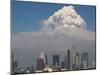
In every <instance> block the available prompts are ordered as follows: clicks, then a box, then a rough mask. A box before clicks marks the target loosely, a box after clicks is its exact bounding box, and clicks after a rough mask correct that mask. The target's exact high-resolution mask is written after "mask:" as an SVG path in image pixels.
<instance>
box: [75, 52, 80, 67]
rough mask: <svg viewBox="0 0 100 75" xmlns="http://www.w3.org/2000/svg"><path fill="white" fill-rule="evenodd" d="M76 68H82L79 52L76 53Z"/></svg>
mask: <svg viewBox="0 0 100 75" xmlns="http://www.w3.org/2000/svg"><path fill="white" fill-rule="evenodd" d="M75 69H80V55H79V53H76V56H75Z"/></svg>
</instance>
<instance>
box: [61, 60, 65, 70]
mask: <svg viewBox="0 0 100 75" xmlns="http://www.w3.org/2000/svg"><path fill="white" fill-rule="evenodd" d="M61 69H65V61H61Z"/></svg>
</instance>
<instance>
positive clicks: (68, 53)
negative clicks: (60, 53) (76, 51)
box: [67, 49, 71, 70]
mask: <svg viewBox="0 0 100 75" xmlns="http://www.w3.org/2000/svg"><path fill="white" fill-rule="evenodd" d="M70 68H71V67H70V49H68V50H67V69H68V70H70Z"/></svg>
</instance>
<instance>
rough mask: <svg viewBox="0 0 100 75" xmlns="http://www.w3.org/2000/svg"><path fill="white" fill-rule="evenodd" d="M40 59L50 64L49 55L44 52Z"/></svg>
mask: <svg viewBox="0 0 100 75" xmlns="http://www.w3.org/2000/svg"><path fill="white" fill-rule="evenodd" d="M40 58H41V59H43V61H44V64H48V59H47V54H45V53H44V52H41V53H40Z"/></svg>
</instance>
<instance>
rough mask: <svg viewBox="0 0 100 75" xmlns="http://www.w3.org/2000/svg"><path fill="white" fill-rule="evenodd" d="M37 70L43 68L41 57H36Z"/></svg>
mask: <svg viewBox="0 0 100 75" xmlns="http://www.w3.org/2000/svg"><path fill="white" fill-rule="evenodd" d="M36 69H37V70H43V69H44V60H43V59H42V58H38V59H37V67H36Z"/></svg>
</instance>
